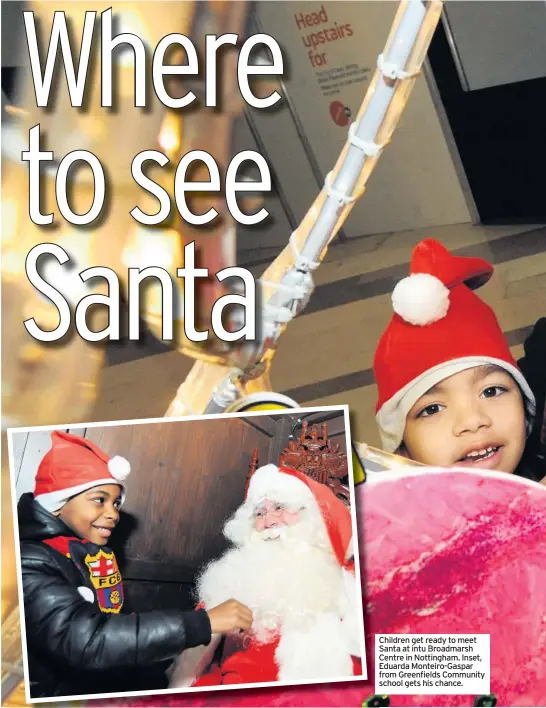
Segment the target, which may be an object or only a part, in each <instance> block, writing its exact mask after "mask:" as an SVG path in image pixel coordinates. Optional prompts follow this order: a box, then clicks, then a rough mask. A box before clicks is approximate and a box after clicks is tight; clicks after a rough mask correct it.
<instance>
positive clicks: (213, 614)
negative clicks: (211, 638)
mask: <svg viewBox="0 0 546 708" xmlns="http://www.w3.org/2000/svg"><path fill="white" fill-rule="evenodd" d="M207 613H208V616H209V620H210V627H211V632H212V634H227V633H228V632H233V631H234V630H243V631H245V632H246V631H248V630H249V629H250V625H251V624H252V611H251V610H249V608H248V607H247V606H246V605H243V604H241V603H240V602H237V600H228V601H227V602H222V604H221V605H218V607H213V609H212V610H208V611H207Z"/></svg>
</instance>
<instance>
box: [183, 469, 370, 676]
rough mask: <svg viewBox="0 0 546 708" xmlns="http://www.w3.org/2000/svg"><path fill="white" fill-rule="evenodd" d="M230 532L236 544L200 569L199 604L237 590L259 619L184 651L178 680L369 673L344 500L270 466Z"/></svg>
mask: <svg viewBox="0 0 546 708" xmlns="http://www.w3.org/2000/svg"><path fill="white" fill-rule="evenodd" d="M224 535H225V536H226V537H227V538H228V539H229V540H230V541H231V542H232V543H233V544H234V545H233V548H231V549H230V550H228V551H227V552H226V553H225V554H224V556H223V557H221V558H220V559H219V560H216V561H213V562H212V563H211V564H210V565H209V566H208V567H207V568H206V569H205V571H204V572H203V573H202V575H201V576H200V578H199V580H198V583H197V588H198V595H199V600H200V604H201V606H202V607H205V608H208V607H214V606H215V605H218V604H219V603H222V602H224V601H227V600H229V599H231V598H235V599H236V600H238V601H239V602H242V603H243V604H245V605H247V606H248V607H249V608H250V609H251V610H252V613H253V622H252V627H251V629H250V631H249V632H248V633H247V634H244V635H243V634H242V633H241V634H239V635H236V636H234V635H228V636H227V637H225V638H224V639H223V643H222V642H221V641H220V638H219V637H216V638H215V641H213V642H211V644H210V645H209V646H208V647H199V648H196V649H195V650H193V649H192V650H189V651H186V652H184V654H183V655H182V656H181V659H180V660H179V663H178V666H177V667H176V669H175V671H174V673H173V676H172V679H171V687H172V688H181V687H185V686H217V685H225V684H248V683H265V682H267V683H269V682H275V681H283V682H295V681H302V680H312V679H317V680H321V681H324V680H327V679H334V678H349V677H351V676H354V675H361V673H362V667H361V659H360V657H361V642H360V640H361V636H362V610H361V604H360V591H359V588H358V584H357V582H356V578H355V572H354V560H353V552H352V523H351V514H350V511H349V509H348V508H347V507H346V506H345V504H344V503H343V502H342V501H341V500H339V499H338V498H337V497H336V496H335V495H334V494H333V493H332V491H331V490H330V489H329V488H328V487H327V486H326V485H324V484H320V483H318V482H315V481H314V480H312V479H310V478H308V477H307V476H306V475H304V474H302V473H301V472H298V471H296V470H293V469H289V468H286V467H281V468H279V467H276V466H275V465H266V466H265V467H261V468H260V469H258V470H257V471H256V473H255V474H254V475H253V477H252V479H251V482H250V485H249V487H248V491H247V498H246V500H245V502H244V503H243V504H242V506H240V507H239V509H238V510H237V511H236V513H235V514H234V516H233V517H232V518H231V519H230V520H229V521H228V522H227V524H226V526H225V528H224Z"/></svg>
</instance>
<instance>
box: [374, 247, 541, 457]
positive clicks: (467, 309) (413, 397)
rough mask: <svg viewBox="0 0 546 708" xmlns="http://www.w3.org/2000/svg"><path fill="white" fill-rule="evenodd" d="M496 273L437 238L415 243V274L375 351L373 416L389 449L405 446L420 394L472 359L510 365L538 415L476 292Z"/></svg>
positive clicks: (399, 293)
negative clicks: (408, 418)
mask: <svg viewBox="0 0 546 708" xmlns="http://www.w3.org/2000/svg"><path fill="white" fill-rule="evenodd" d="M492 274H493V266H491V265H490V264H489V263H488V262H487V261H485V260H483V259H481V258H464V257H460V256H454V255H452V254H451V253H450V252H449V251H448V250H447V249H446V248H445V247H444V246H442V244H440V243H438V242H437V241H435V240H434V239H425V240H424V241H421V243H419V244H418V245H417V246H416V247H415V249H414V251H413V254H412V259H411V266H410V275H409V276H408V277H407V278H404V279H403V280H401V281H400V282H399V283H398V284H397V286H396V287H395V289H394V292H393V294H392V304H393V309H394V312H395V314H394V316H393V317H392V319H391V321H390V324H389V326H388V327H387V329H386V331H385V332H384V333H383V336H382V337H381V339H380V341H379V345H378V347H377V351H376V353H375V358H374V373H375V380H376V382H377V386H378V389H379V400H378V402H377V408H376V412H377V416H376V419H377V424H378V426H379V431H380V434H381V439H382V444H383V448H384V449H385V450H387V451H389V452H392V451H394V450H396V449H397V448H398V447H399V446H400V443H401V442H402V438H403V434H404V428H405V424H406V416H407V414H408V413H409V411H410V410H411V408H412V407H413V406H414V404H415V403H416V401H417V400H418V399H419V398H420V397H421V396H423V395H424V394H425V393H426V392H427V391H428V390H429V389H430V388H432V386H434V385H436V384H438V383H439V382H440V381H443V380H444V379H446V378H447V377H448V376H453V375H454V374H457V373H459V372H460V371H464V370H466V369H470V368H473V367H475V366H483V365H487V364H494V365H497V366H499V367H501V368H503V369H505V370H506V371H507V372H508V373H509V374H511V375H512V376H513V378H514V379H515V380H516V382H517V383H518V385H519V387H520V389H521V390H522V392H523V395H524V398H525V403H526V407H527V410H528V412H529V414H530V416H533V415H534V411H535V398H534V396H533V393H532V391H531V389H530V388H529V385H528V383H527V381H526V380H525V378H524V376H523V374H522V373H521V371H520V370H519V369H518V367H517V364H516V362H515V360H514V358H513V357H512V355H511V353H510V349H509V347H508V343H507V341H506V339H505V337H504V334H503V332H502V329H501V328H500V326H499V323H498V321H497V318H496V317H495V313H494V312H493V310H492V309H491V308H490V307H489V306H488V305H486V304H485V302H483V300H481V299H480V298H479V297H478V296H477V295H476V294H475V293H474V292H473V290H475V289H477V288H479V287H480V286H482V285H484V284H485V283H486V282H487V281H488V280H489V279H490V278H491V275H492Z"/></svg>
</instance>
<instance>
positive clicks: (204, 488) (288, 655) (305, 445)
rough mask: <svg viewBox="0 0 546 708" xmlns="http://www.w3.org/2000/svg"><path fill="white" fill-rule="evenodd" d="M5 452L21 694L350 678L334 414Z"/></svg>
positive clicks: (169, 427) (347, 469) (82, 435)
mask: <svg viewBox="0 0 546 708" xmlns="http://www.w3.org/2000/svg"><path fill="white" fill-rule="evenodd" d="M9 447H10V468H11V475H12V485H13V492H14V494H13V497H14V500H16V504H17V519H18V523H17V528H16V533H17V534H18V542H19V545H20V554H19V558H18V561H19V563H18V566H19V567H18V573H19V586H20V600H21V601H22V602H21V606H22V610H23V611H22V614H21V623H22V633H21V634H22V637H23V659H24V663H25V678H26V681H27V699H28V700H30V701H39V702H43V701H47V700H55V701H58V700H59V699H66V698H73V697H88V698H95V697H98V696H110V695H113V696H115V695H119V694H120V693H121V694H125V695H127V694H133V693H140V692H153V693H155V692H165V691H173V692H174V691H176V692H180V691H183V690H188V691H198V690H200V689H201V690H202V689H204V688H207V689H210V688H215V687H216V688H221V687H224V688H227V687H232V688H235V687H237V686H248V685H265V686H267V685H276V684H284V685H288V684H300V683H313V682H325V681H342V680H354V679H355V678H357V677H361V678H365V677H366V668H365V667H366V662H365V655H364V639H363V638H364V628H363V613H362V599H361V597H362V593H361V587H360V573H359V564H358V543H357V533H356V520H355V519H356V516H355V507H354V483H353V479H352V463H351V462H349V460H350V458H351V454H349V455H347V452H348V451H349V452H350V450H351V441H350V435H349V420H348V411H347V408H346V407H338V408H326V409H305V410H296V411H294V410H288V411H283V412H278V413H275V414H269V415H264V414H263V413H260V414H252V413H247V414H244V415H235V416H234V415H230V416H214V417H208V418H207V417H205V418H200V419H197V420H188V419H184V420H179V421H173V420H172V419H170V420H169V419H165V420H157V421H142V422H141V421H139V422H130V423H104V424H89V425H88V426H81V427H79V428H55V429H51V428H32V429H12V430H10V431H9ZM14 503H15V502H14Z"/></svg>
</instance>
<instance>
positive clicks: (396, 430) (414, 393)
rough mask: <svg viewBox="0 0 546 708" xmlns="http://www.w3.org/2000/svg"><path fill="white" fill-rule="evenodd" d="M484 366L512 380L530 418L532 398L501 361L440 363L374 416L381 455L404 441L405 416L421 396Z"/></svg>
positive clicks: (533, 406) (520, 377) (521, 379)
mask: <svg viewBox="0 0 546 708" xmlns="http://www.w3.org/2000/svg"><path fill="white" fill-rule="evenodd" d="M488 364H494V365H495V366H498V367H499V368H501V369H504V370H505V371H507V372H508V373H509V374H511V375H512V376H513V378H514V379H515V380H516V382H517V384H518V385H519V387H520V388H521V390H522V392H523V395H524V399H525V407H526V409H527V412H528V414H529V417H530V418H533V417H534V415H535V413H536V401H535V397H534V395H533V392H532V391H531V389H530V388H529V384H528V383H527V381H526V380H525V377H524V376H523V374H522V373H521V371H520V370H519V369H518V368H516V367H515V366H512V365H510V364H509V363H508V362H506V361H503V360H502V359H495V358H494V357H487V356H483V357H464V358H462V359H455V360H454V361H446V362H443V363H442V364H439V365H438V366H435V367H434V368H432V369H429V370H428V371H425V372H424V373H423V374H421V375H420V376H418V377H417V378H416V379H414V380H413V381H410V383H409V384H407V385H406V386H404V388H402V389H401V390H400V391H398V392H397V393H396V395H394V396H393V397H392V398H391V399H390V400H388V401H387V402H386V403H384V404H383V406H381V408H380V410H379V411H378V413H377V415H376V421H377V426H378V428H379V434H380V436H381V445H382V448H383V450H385V452H396V450H398V448H399V447H400V444H401V443H402V439H403V437H404V430H405V428H406V418H407V415H408V413H409V412H410V410H411V409H412V408H413V406H414V405H415V403H416V402H417V401H418V400H419V399H420V398H421V396H424V395H425V393H426V392H427V391H428V390H429V389H431V388H432V387H433V386H435V385H436V384H438V383H440V381H443V380H444V379H447V378H448V377H449V376H454V375H455V374H458V373H460V372H461V371H466V370H467V369H472V368H474V367H476V366H487V365H488ZM530 427H531V426H530V425H528V426H527V428H528V430H527V432H528V433H529V432H530Z"/></svg>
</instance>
